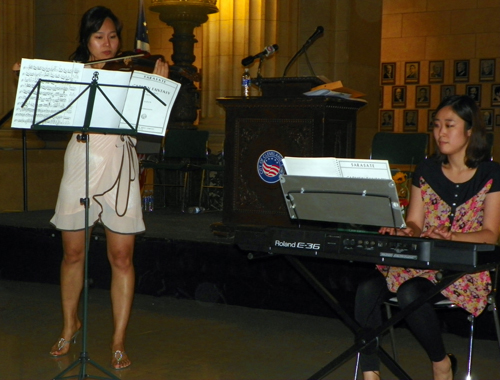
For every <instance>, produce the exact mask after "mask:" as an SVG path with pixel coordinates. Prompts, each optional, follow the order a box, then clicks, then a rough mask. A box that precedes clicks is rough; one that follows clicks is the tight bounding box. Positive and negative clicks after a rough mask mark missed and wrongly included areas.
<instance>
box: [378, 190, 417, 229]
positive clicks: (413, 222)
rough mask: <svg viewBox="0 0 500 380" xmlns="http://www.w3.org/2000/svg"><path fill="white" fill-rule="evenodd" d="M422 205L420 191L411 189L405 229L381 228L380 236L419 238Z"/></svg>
mask: <svg viewBox="0 0 500 380" xmlns="http://www.w3.org/2000/svg"><path fill="white" fill-rule="evenodd" d="M424 216H425V214H424V205H423V202H422V196H421V194H420V189H419V188H418V187H416V186H413V185H412V187H411V193H410V205H409V206H408V213H407V216H406V228H388V227H382V228H381V229H380V230H379V232H380V233H381V234H389V235H398V236H417V237H418V236H420V234H421V233H422V228H423V226H424Z"/></svg>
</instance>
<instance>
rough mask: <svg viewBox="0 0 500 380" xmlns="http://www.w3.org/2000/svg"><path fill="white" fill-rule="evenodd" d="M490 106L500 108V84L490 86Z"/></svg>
mask: <svg viewBox="0 0 500 380" xmlns="http://www.w3.org/2000/svg"><path fill="white" fill-rule="evenodd" d="M491 106H492V107H500V84H492V85H491Z"/></svg>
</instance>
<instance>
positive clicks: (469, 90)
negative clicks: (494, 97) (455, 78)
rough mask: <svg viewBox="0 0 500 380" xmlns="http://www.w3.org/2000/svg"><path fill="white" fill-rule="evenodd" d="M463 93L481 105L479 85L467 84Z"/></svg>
mask: <svg viewBox="0 0 500 380" xmlns="http://www.w3.org/2000/svg"><path fill="white" fill-rule="evenodd" d="M465 93H466V94H467V95H469V97H470V98H471V99H473V100H474V101H475V102H476V103H477V104H480V103H481V85H480V84H468V85H467V86H465Z"/></svg>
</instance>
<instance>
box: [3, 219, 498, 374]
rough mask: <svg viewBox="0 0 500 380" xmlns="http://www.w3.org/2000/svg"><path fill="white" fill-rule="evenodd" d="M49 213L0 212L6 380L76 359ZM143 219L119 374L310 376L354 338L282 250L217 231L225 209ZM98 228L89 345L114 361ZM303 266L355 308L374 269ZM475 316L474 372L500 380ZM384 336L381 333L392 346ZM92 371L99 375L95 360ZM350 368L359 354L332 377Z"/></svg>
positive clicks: (450, 338) (105, 362)
mask: <svg viewBox="0 0 500 380" xmlns="http://www.w3.org/2000/svg"><path fill="white" fill-rule="evenodd" d="M51 216H52V211H51V210H46V211H34V212H24V213H9V214H0V234H1V236H2V248H1V250H0V252H1V253H0V352H2V353H3V354H2V355H0V379H2V380H3V379H12V380H23V379H51V378H53V377H55V376H56V375H57V374H59V373H60V372H61V371H63V370H64V369H65V368H67V366H68V365H69V364H70V363H72V362H74V360H76V359H77V358H78V357H79V355H80V351H81V346H80V344H78V345H77V347H75V348H74V349H73V350H72V351H71V354H70V355H68V356H66V357H64V358H60V359H53V358H51V357H50V356H49V355H48V350H49V349H50V346H51V345H52V344H53V343H54V341H55V340H56V339H57V338H58V336H57V335H58V334H59V330H60V322H61V321H60V314H61V313H60V300H59V286H58V275H59V269H58V268H59V263H60V259H61V255H62V252H61V242H60V236H59V233H58V232H57V231H56V230H54V229H53V228H52V227H51V226H50V224H49V220H50V218H51ZM144 218H145V222H146V228H147V231H146V233H145V234H143V235H140V236H139V237H138V239H137V244H136V253H135V256H134V260H135V266H136V274H137V282H136V298H135V302H134V310H133V315H132V319H131V323H130V328H129V334H128V345H127V351H128V353H129V354H130V356H131V359H132V360H133V361H134V364H133V366H132V367H131V368H130V369H127V370H124V371H119V372H117V374H116V376H118V377H119V378H120V379H124V380H126V379H148V380H155V379H203V380H205V379H206V380H212V379H259V380H260V379H304V378H308V377H309V376H311V375H313V374H314V373H315V372H316V371H318V370H319V369H321V368H322V367H323V366H324V365H326V364H327V363H328V362H329V361H330V360H332V359H333V358H334V357H335V356H336V355H338V354H340V353H342V352H343V350H345V349H347V348H349V346H350V345H351V344H352V342H353V336H352V333H351V332H350V331H349V330H348V329H347V328H346V327H345V326H344V325H343V324H342V322H341V321H340V320H338V319H336V315H335V314H334V312H333V311H332V310H331V309H330V308H329V307H327V306H326V304H325V303H324V301H323V300H322V299H321V298H320V297H319V296H318V295H317V294H316V293H315V292H314V290H312V288H311V287H310V286H309V285H308V284H307V283H305V282H304V280H303V279H302V278H301V277H300V276H299V275H298V274H297V273H296V272H295V271H294V269H293V268H291V267H290V266H289V265H288V264H287V263H286V261H285V260H284V259H283V257H275V258H269V259H262V260H248V259H247V257H246V254H245V253H244V252H241V251H239V250H238V249H237V248H236V247H235V246H234V243H233V239H232V238H231V237H228V238H224V237H220V236H216V235H214V234H213V233H212V231H211V228H210V226H211V225H212V224H213V223H217V222H220V221H221V220H222V213H220V212H213V213H212V212H207V213H201V214H194V215H193V214H182V213H180V212H179V211H171V210H166V209H160V210H155V211H154V212H152V213H147V214H145V215H144ZM95 232H96V234H95V235H96V238H95V239H92V242H91V250H90V264H89V265H90V281H89V282H90V284H91V289H90V295H91V297H90V305H89V340H88V347H87V350H88V352H89V356H90V358H91V359H92V360H94V361H96V362H97V363H98V364H100V365H102V366H104V367H105V368H110V367H109V361H110V352H109V339H110V332H111V311H110V305H109V291H108V289H109V280H110V279H109V264H108V263H107V259H106V254H105V246H106V244H105V239H104V238H103V236H102V232H103V231H102V228H97V229H96V231H95ZM307 265H308V267H309V269H310V270H311V271H313V272H314V273H317V274H318V275H319V277H320V279H321V280H322V282H323V283H324V284H325V286H326V287H327V288H328V289H329V290H330V291H331V292H332V293H333V294H334V295H335V296H336V297H337V298H338V299H339V300H340V301H341V303H342V305H343V306H344V307H345V308H346V310H347V311H348V312H350V311H352V310H351V306H352V299H353V291H354V289H355V286H356V279H358V280H359V278H360V277H362V276H363V273H364V272H363V271H364V270H366V269H367V267H366V266H364V267H363V266H360V265H359V264H356V263H344V262H336V261H334V260H326V261H321V260H319V261H318V260H310V261H309V262H307ZM369 269H370V270H373V266H372V265H370V266H369ZM487 314H488V316H489V317H490V318H491V313H487ZM454 315H455V316H456V313H455V314H454ZM35 316H36V317H35ZM480 318H483V316H481V317H480ZM457 319H459V321H456V320H457ZM477 322H478V323H477V327H478V331H477V332H478V333H479V334H477V335H478V336H479V337H484V336H485V334H487V335H486V337H487V339H482V338H480V339H476V348H475V363H474V374H475V376H474V378H475V379H478V378H483V379H493V378H500V369H499V368H500V367H499V366H498V361H499V359H500V352H499V349H498V345H497V342H496V340H495V338H494V335H492V334H491V322H488V323H483V320H480V319H478V320H477ZM451 323H453V324H454V323H460V324H461V325H459V326H458V328H457V329H456V330H458V331H460V332H462V331H463V328H462V327H461V326H462V325H463V324H465V325H467V322H466V320H465V318H463V317H462V316H460V317H453V318H447V319H446V327H447V328H446V332H447V333H445V342H446V345H447V348H448V350H449V351H450V352H453V353H454V354H455V355H457V357H458V359H459V367H460V369H459V371H460V376H458V377H457V378H463V376H462V375H463V374H464V373H465V372H464V371H465V369H466V354H467V339H466V338H465V337H463V334H456V333H449V332H450V331H452V332H454V331H453V329H452V328H450V327H453V324H451ZM481 329H483V332H482V334H481ZM396 333H397V335H398V341H399V342H400V345H399V352H400V354H399V355H400V360H401V364H402V366H403V368H404V369H405V370H407V372H408V373H409V374H410V375H411V376H413V377H414V378H416V379H422V378H430V370H429V365H428V361H427V359H426V358H425V354H424V352H423V350H422V349H421V348H420V346H419V345H418V344H417V343H416V342H415V340H414V339H413V337H412V336H411V334H410V333H409V332H408V330H407V329H406V328H404V326H401V327H400V328H397V329H396ZM388 344H389V340H388V339H387V338H386V339H384V347H385V348H386V349H387V350H389V347H388ZM110 370H111V369H110ZM111 371H112V370H111ZM87 373H88V374H92V375H94V376H99V375H100V374H99V373H98V372H96V370H94V369H93V368H92V367H89V368H88V372H87ZM384 373H385V374H386V375H384V378H391V376H392V375H390V374H387V370H386V371H384ZM353 374H354V362H353V361H352V360H351V361H350V362H349V363H347V364H345V365H343V366H342V367H341V368H339V369H338V370H336V371H335V372H333V373H331V374H330V375H328V376H327V377H326V378H327V379H347V378H352V377H353Z"/></svg>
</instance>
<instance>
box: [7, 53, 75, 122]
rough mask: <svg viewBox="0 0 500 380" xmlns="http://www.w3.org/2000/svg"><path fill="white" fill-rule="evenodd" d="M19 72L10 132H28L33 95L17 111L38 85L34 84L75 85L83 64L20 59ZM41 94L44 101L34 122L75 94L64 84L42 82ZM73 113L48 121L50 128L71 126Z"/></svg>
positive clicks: (72, 111)
mask: <svg viewBox="0 0 500 380" xmlns="http://www.w3.org/2000/svg"><path fill="white" fill-rule="evenodd" d="M21 68H22V69H21V72H20V75H19V83H18V88H17V94H16V103H15V107H14V115H13V118H12V128H23V129H29V128H31V126H32V124H33V114H34V111H35V103H36V96H35V95H36V94H33V95H32V96H31V97H30V99H29V100H28V102H27V103H26V105H25V106H24V107H22V108H21V105H22V104H23V103H24V101H25V100H26V98H27V97H28V95H29V94H30V92H31V91H32V89H33V87H34V86H35V85H36V84H37V83H38V80H39V79H46V80H54V81H65V82H66V81H78V80H79V79H80V78H81V75H82V71H83V64H81V63H73V62H60V61H47V60H41V59H25V58H23V59H22V61H21ZM42 90H43V91H44V92H45V93H47V97H44V98H43V99H40V100H39V103H38V109H37V115H36V116H37V117H36V120H35V122H39V121H41V120H43V119H45V118H46V117H49V116H50V115H53V114H54V113H56V112H57V111H59V110H61V109H63V108H64V107H66V106H67V105H68V104H69V103H70V102H71V101H72V100H73V99H74V98H75V97H76V95H77V94H78V89H77V88H75V87H72V86H68V85H67V84H64V83H46V82H44V83H43V84H42ZM75 112H76V108H75V107H70V109H69V110H68V111H67V112H65V113H63V114H61V115H58V116H57V117H55V118H52V119H50V122H51V124H54V125H68V124H69V123H71V122H72V120H73V117H74V114H75Z"/></svg>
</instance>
